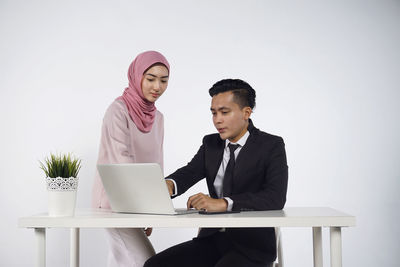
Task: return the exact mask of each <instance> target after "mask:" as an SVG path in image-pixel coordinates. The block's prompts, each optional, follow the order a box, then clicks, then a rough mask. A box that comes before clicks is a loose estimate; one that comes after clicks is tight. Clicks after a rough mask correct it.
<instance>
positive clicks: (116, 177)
mask: <svg viewBox="0 0 400 267" xmlns="http://www.w3.org/2000/svg"><path fill="white" fill-rule="evenodd" d="M97 169H98V171H99V174H100V177H101V180H102V182H103V186H104V189H105V191H106V193H107V196H108V199H109V201H110V205H111V209H112V210H113V211H115V212H127V213H147V214H175V213H176V212H175V210H174V206H173V204H172V200H171V198H170V196H169V193H168V188H167V185H166V183H165V180H164V177H163V174H162V171H161V168H160V166H159V165H158V164H156V163H128V164H99V165H97Z"/></svg>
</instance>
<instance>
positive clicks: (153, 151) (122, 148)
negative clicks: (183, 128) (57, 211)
mask: <svg viewBox="0 0 400 267" xmlns="http://www.w3.org/2000/svg"><path fill="white" fill-rule="evenodd" d="M163 141H164V117H163V115H162V113H161V112H159V111H158V110H157V112H156V116H155V119H154V124H153V127H152V129H151V131H150V132H148V133H143V132H141V131H140V130H139V129H138V128H137V127H136V125H135V123H134V122H133V121H132V119H131V118H130V116H129V113H128V109H127V107H126V104H125V103H124V102H123V101H122V100H115V101H114V102H113V103H112V104H111V105H110V106H109V107H108V109H107V111H106V114H105V115H104V118H103V126H102V130H101V140H100V149H99V157H98V160H97V163H98V164H107V163H148V162H155V163H158V164H160V166H161V169H163V167H164V162H163ZM92 207H93V208H103V209H110V203H109V202H108V198H107V195H106V192H105V191H104V188H103V184H102V182H101V179H100V176H99V173H98V171H97V170H96V175H95V179H94V185H93V193H92Z"/></svg>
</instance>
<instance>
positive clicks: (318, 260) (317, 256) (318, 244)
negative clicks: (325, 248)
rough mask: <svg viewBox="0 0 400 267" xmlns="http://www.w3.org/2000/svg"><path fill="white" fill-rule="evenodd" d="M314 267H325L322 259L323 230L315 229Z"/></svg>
mask: <svg viewBox="0 0 400 267" xmlns="http://www.w3.org/2000/svg"><path fill="white" fill-rule="evenodd" d="M313 249H314V251H313V252H314V267H322V266H323V258H322V228H321V227H313Z"/></svg>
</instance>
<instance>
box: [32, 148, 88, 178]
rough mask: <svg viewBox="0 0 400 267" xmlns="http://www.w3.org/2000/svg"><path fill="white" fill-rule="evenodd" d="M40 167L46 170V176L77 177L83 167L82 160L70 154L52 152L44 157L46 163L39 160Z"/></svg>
mask: <svg viewBox="0 0 400 267" xmlns="http://www.w3.org/2000/svg"><path fill="white" fill-rule="evenodd" d="M39 163H40V168H41V169H42V170H43V171H44V172H45V174H46V177H50V178H57V177H62V178H69V177H75V178H76V177H77V176H78V173H79V170H80V169H81V160H80V159H78V158H75V157H74V156H71V154H70V153H68V154H63V155H62V154H52V153H50V157H46V158H45V159H44V163H43V162H41V161H39Z"/></svg>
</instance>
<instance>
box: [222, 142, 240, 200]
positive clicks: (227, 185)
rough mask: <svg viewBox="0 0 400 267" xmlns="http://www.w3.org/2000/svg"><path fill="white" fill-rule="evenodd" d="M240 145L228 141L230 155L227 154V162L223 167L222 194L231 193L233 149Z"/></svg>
mask: <svg viewBox="0 0 400 267" xmlns="http://www.w3.org/2000/svg"><path fill="white" fill-rule="evenodd" d="M239 146H240V145H234V144H231V143H229V145H228V147H229V151H230V156H229V162H228V166H226V169H225V175H224V182H223V187H222V190H223V196H224V197H227V196H230V195H231V194H232V186H233V170H234V169H235V150H236V149H237V148H238V147H239Z"/></svg>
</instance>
